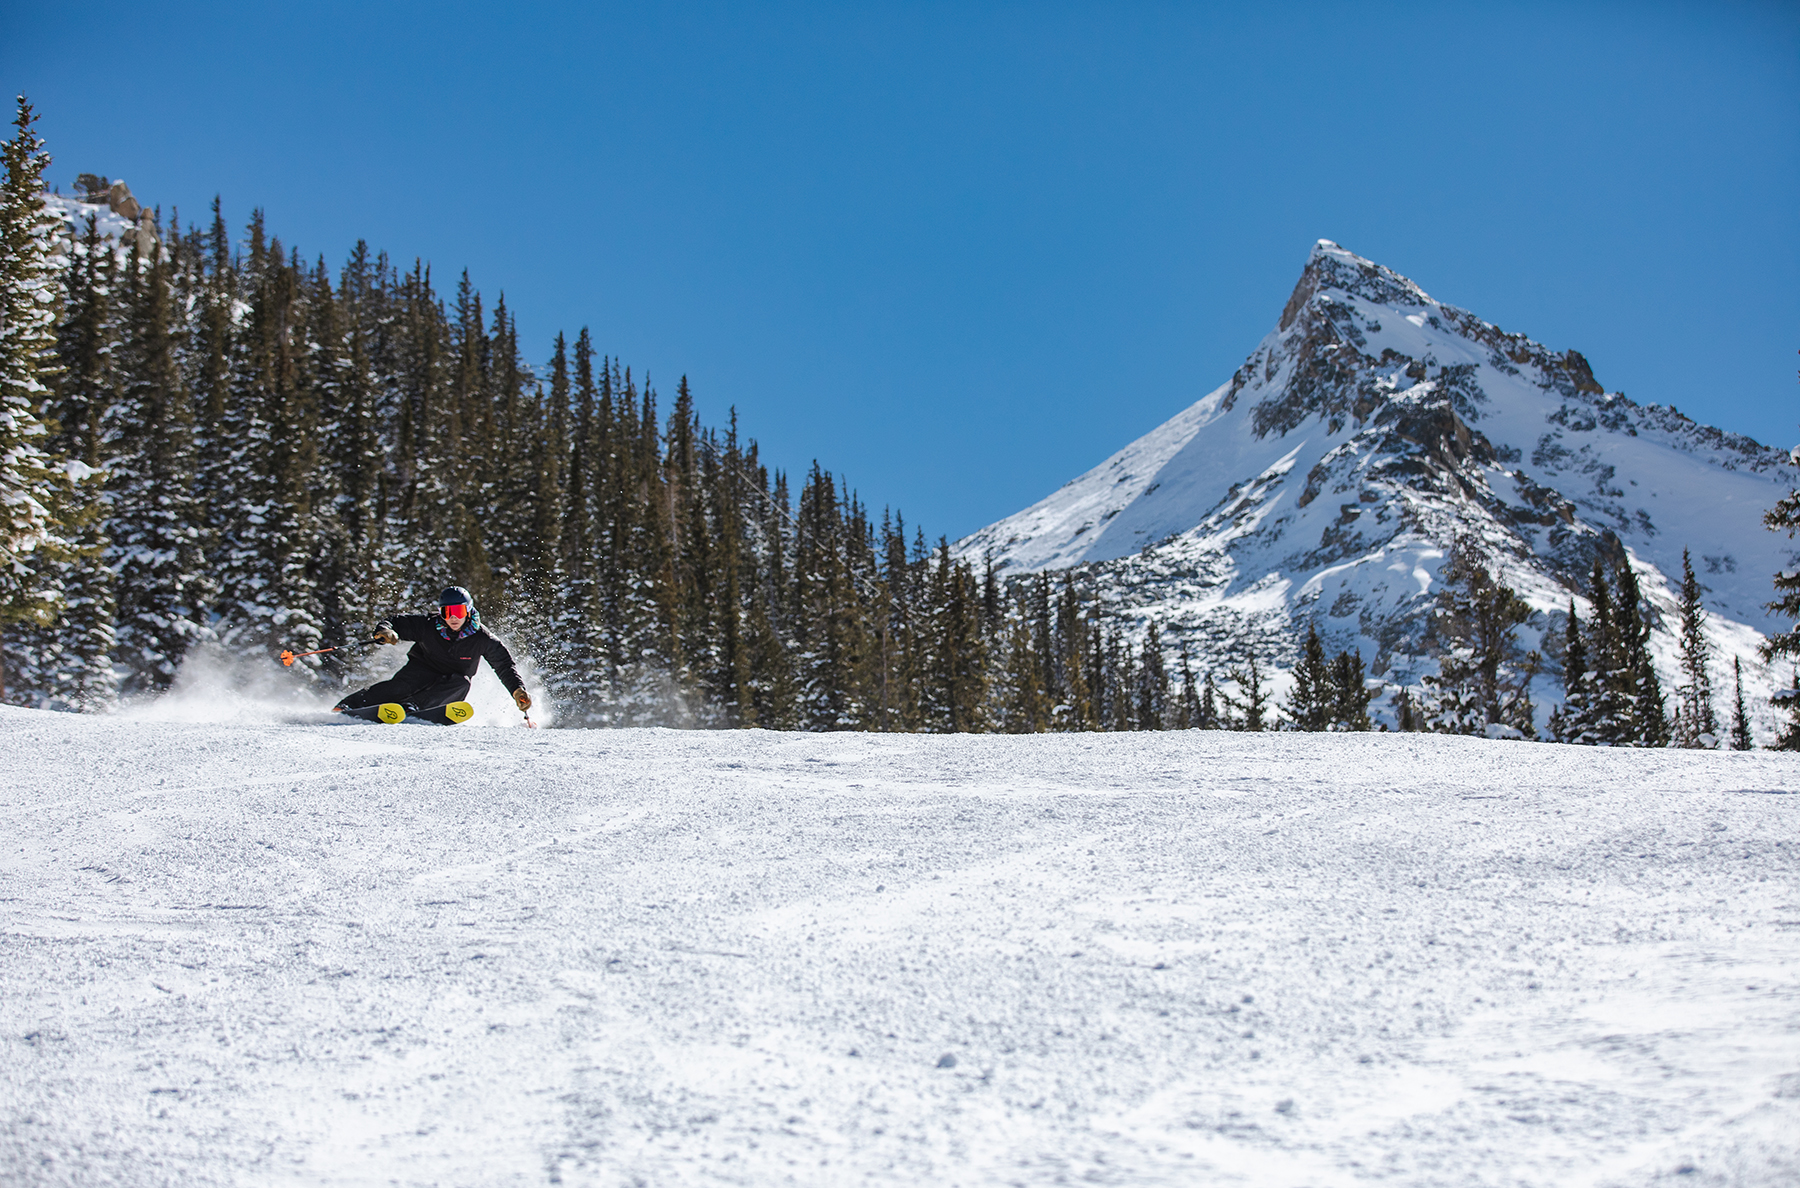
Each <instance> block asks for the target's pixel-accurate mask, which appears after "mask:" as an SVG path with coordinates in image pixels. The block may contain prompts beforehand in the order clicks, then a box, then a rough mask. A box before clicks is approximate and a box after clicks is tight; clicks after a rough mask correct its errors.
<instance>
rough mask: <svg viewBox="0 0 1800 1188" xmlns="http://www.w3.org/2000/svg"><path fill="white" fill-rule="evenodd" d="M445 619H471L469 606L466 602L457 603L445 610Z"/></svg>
mask: <svg viewBox="0 0 1800 1188" xmlns="http://www.w3.org/2000/svg"><path fill="white" fill-rule="evenodd" d="M444 617H445V618H447V619H448V618H456V619H466V618H468V617H469V606H468V603H466V602H456V603H452V604H450V605H449V606H447V607H445V608H444Z"/></svg>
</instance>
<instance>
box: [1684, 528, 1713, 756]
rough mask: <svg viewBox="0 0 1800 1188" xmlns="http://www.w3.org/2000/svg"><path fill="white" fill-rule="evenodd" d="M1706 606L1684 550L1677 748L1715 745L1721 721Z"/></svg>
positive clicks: (1689, 559)
mask: <svg viewBox="0 0 1800 1188" xmlns="http://www.w3.org/2000/svg"><path fill="white" fill-rule="evenodd" d="M1709 650H1710V649H1709V646H1708V644H1707V642H1706V608H1705V607H1704V606H1702V605H1701V602H1700V581H1699V579H1698V578H1696V577H1695V576H1694V562H1693V559H1692V558H1691V557H1690V556H1689V555H1688V551H1687V550H1686V549H1683V550H1681V684H1680V685H1678V686H1677V687H1676V689H1675V697H1676V702H1675V720H1674V722H1673V724H1672V729H1673V733H1674V741H1675V745H1676V746H1678V747H1690V748H1692V747H1715V746H1717V745H1718V734H1719V723H1718V718H1717V717H1716V715H1714V713H1713V705H1712V677H1711V675H1710V673H1709V672H1708V668H1707V653H1708V651H1709Z"/></svg>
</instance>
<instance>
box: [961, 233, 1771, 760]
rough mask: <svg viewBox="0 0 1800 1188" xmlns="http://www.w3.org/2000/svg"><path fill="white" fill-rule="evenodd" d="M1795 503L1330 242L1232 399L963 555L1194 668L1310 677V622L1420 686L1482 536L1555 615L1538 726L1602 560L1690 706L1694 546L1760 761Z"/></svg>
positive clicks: (1663, 412)
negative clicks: (1086, 587) (1275, 670)
mask: <svg viewBox="0 0 1800 1188" xmlns="http://www.w3.org/2000/svg"><path fill="white" fill-rule="evenodd" d="M1795 486H1800V469H1797V468H1796V467H1795V465H1794V463H1793V461H1792V460H1791V459H1790V458H1789V457H1788V456H1787V455H1786V454H1785V453H1782V452H1780V451H1777V450H1773V449H1770V448H1768V447H1766V446H1762V445H1759V444H1758V443H1756V442H1754V441H1752V440H1750V439H1749V438H1746V437H1742V436H1738V435H1735V434H1728V433H1723V432H1721V431H1720V430H1717V429H1713V428H1710V427H1707V426H1704V425H1698V424H1696V423H1695V422H1693V421H1692V420H1690V419H1689V418H1687V417H1685V416H1683V415H1682V414H1681V413H1679V412H1677V411H1676V410H1675V409H1673V408H1663V407H1661V406H1658V405H1651V406H1648V407H1644V406H1640V405H1638V404H1636V403H1634V402H1633V401H1631V400H1628V399H1626V398H1625V397H1624V396H1623V395H1620V394H1617V393H1612V394H1609V393H1607V392H1605V391H1604V390H1603V389H1602V388H1601V386H1600V384H1599V383H1597V382H1596V381H1595V380H1594V377H1593V374H1592V372H1591V371H1590V370H1589V367H1588V364H1587V361H1586V360H1585V359H1583V358H1582V357H1581V356H1580V355H1578V354H1576V353H1574V352H1568V353H1565V354H1557V353H1554V352H1552V351H1550V350H1548V349H1547V348H1545V347H1543V346H1542V345H1540V344H1538V343H1536V342H1533V341H1532V340H1530V339H1528V338H1526V337H1524V336H1523V335H1517V334H1507V333H1506V332H1504V331H1502V330H1500V329H1499V328H1497V327H1495V326H1493V325H1491V324H1489V323H1487V322H1484V321H1482V320H1481V319H1480V318H1478V317H1476V316H1474V315H1473V314H1470V313H1468V312H1466V311H1464V310H1460V309H1456V308H1454V307H1452V306H1447V305H1444V304H1442V303H1440V302H1438V301H1436V300H1434V299H1433V298H1432V297H1430V296H1429V295H1428V294H1426V293H1425V292H1424V290H1422V289H1420V288H1419V286H1417V285H1416V284H1414V283H1413V282H1412V281H1410V280H1408V279H1406V278H1405V277H1403V276H1400V275H1399V274H1397V273H1395V272H1392V271H1390V270H1389V269H1386V268H1383V267H1381V266H1380V265H1377V264H1374V263H1372V262H1370V261H1368V260H1365V259H1362V258H1361V257H1359V256H1356V255H1354V254H1352V253H1350V252H1348V251H1345V250H1344V249H1343V248H1341V247H1339V246H1337V245H1336V244H1334V243H1331V242H1330V241H1328V240H1321V241H1319V243H1318V245H1317V246H1316V247H1315V248H1314V249H1313V252H1312V255H1311V257H1310V258H1309V259H1308V261H1307V264H1306V268H1305V270H1304V271H1303V272H1302V274H1301V277H1300V282H1299V284H1298V285H1297V286H1296V287H1295V290H1294V293H1293V296H1292V297H1291V298H1290V299H1289V301H1288V305H1287V308H1286V309H1285V310H1283V311H1282V315H1281V318H1280V323H1279V325H1278V326H1277V327H1276V329H1275V330H1273V331H1271V332H1270V334H1269V335H1268V337H1267V338H1265V339H1264V340H1263V342H1262V344H1261V345H1260V346H1258V347H1257V349H1256V351H1255V352H1254V353H1253V354H1252V355H1251V356H1250V358H1249V359H1248V361H1246V362H1245V364H1244V365H1243V367H1241V368H1240V369H1239V370H1238V372H1237V374H1236V375H1234V376H1233V377H1232V379H1231V381H1230V382H1229V383H1227V384H1225V385H1224V386H1222V387H1220V388H1218V389H1217V390H1216V391H1213V392H1212V393H1210V394H1208V395H1207V396H1206V397H1205V398H1203V399H1202V400H1200V401H1199V402H1198V403H1196V404H1194V405H1193V406H1192V407H1190V408H1188V409H1186V410H1185V411H1183V412H1181V413H1180V414H1178V415H1177V416H1175V417H1174V418H1173V419H1172V420H1170V421H1169V422H1167V423H1166V424H1164V425H1162V426H1161V427H1159V428H1157V429H1155V430H1153V431H1152V432H1150V433H1148V434H1146V435H1145V436H1144V437H1142V438H1139V439H1138V440H1137V441H1135V442H1133V443H1131V444H1130V445H1128V446H1126V447H1125V448H1124V449H1122V450H1120V451H1119V452H1118V453H1116V454H1114V455H1113V456H1112V457H1111V458H1108V459H1107V460H1106V461H1105V462H1103V463H1101V464H1100V465H1099V466H1097V467H1095V468H1094V469H1093V470H1091V471H1089V472H1088V473H1086V474H1084V475H1082V476H1081V477H1079V478H1077V479H1075V480H1073V481H1071V482H1069V483H1068V484H1066V485H1064V486H1063V487H1062V488H1061V489H1060V490H1058V491H1056V492H1054V493H1053V494H1051V495H1050V496H1048V497H1047V498H1045V499H1043V500H1042V501H1040V502H1039V503H1036V504H1034V505H1033V506H1031V507H1029V508H1027V509H1025V510H1024V511H1022V512H1019V513H1018V514H1016V515H1013V516H1009V517H1008V518H1006V519H1004V520H1001V521H999V522H998V523H996V524H993V525H990V526H989V527H987V528H984V529H982V530H981V531H980V532H977V533H975V534H974V535H972V536H969V537H966V538H964V539H963V540H962V541H960V542H958V544H957V546H956V547H957V551H958V553H959V555H961V556H963V557H965V558H969V559H971V560H977V561H979V560H980V559H981V558H982V557H984V556H985V555H987V554H989V553H991V554H992V556H993V557H994V559H995V562H996V563H997V564H999V565H1001V566H1002V567H1003V571H1004V572H1013V573H1017V572H1020V571H1027V572H1029V571H1037V570H1043V569H1055V568H1065V567H1069V566H1089V567H1091V568H1092V571H1093V575H1094V577H1095V578H1096V579H1097V580H1098V583H1099V588H1100V591H1101V595H1102V597H1103V598H1105V599H1106V600H1107V601H1108V602H1109V603H1111V604H1112V607H1113V609H1114V611H1115V612H1116V613H1117V614H1118V615H1119V616H1120V617H1122V618H1123V619H1124V620H1125V621H1126V622H1128V623H1132V624H1134V625H1135V626H1136V627H1137V629H1138V630H1139V631H1140V632H1141V631H1142V629H1143V628H1144V627H1145V626H1146V625H1147V624H1148V623H1150V622H1155V623H1156V624H1157V625H1158V627H1159V629H1160V630H1161V631H1162V633H1163V636H1164V638H1165V640H1167V641H1168V644H1169V648H1170V655H1171V656H1173V655H1175V652H1176V649H1177V648H1178V646H1179V645H1180V644H1183V643H1185V644H1187V645H1188V646H1189V648H1190V651H1191V652H1192V654H1193V656H1194V658H1195V660H1196V662H1197V663H1198V664H1199V666H1200V667H1201V668H1208V667H1211V668H1218V667H1223V666H1224V665H1226V664H1228V663H1230V662H1232V661H1234V660H1238V659H1241V657H1242V655H1243V653H1245V652H1246V651H1252V650H1253V651H1255V652H1256V653H1257V654H1258V655H1259V656H1260V657H1262V658H1263V659H1265V660H1266V659H1269V658H1270V657H1279V658H1281V659H1282V660H1283V662H1284V663H1291V661H1292V659H1293V654H1294V651H1295V648H1296V646H1297V640H1298V638H1299V636H1301V635H1303V634H1304V631H1302V630H1296V629H1295V624H1294V620H1296V619H1298V620H1301V621H1307V620H1310V621H1313V622H1316V623H1317V625H1318V627H1319V629H1320V633H1321V635H1323V636H1325V637H1326V640H1327V643H1328V644H1329V646H1330V647H1331V648H1332V649H1333V650H1335V649H1337V648H1341V647H1353V648H1356V649H1358V650H1359V651H1360V652H1361V653H1362V656H1363V658H1364V660H1365V661H1369V662H1370V670H1371V672H1372V673H1373V674H1375V675H1379V676H1383V677H1384V678H1385V679H1386V681H1387V682H1388V683H1389V685H1390V686H1392V687H1396V688H1397V687H1399V686H1401V685H1410V686H1413V687H1414V688H1417V683H1418V678H1419V677H1420V676H1422V675H1424V674H1425V673H1428V672H1431V671H1434V670H1435V668H1436V664H1435V661H1433V660H1432V659H1431V658H1430V656H1429V654H1428V652H1429V649H1428V648H1426V647H1425V646H1424V645H1423V642H1422V636H1423V631H1424V627H1425V622H1426V618H1427V615H1428V612H1429V609H1430V606H1431V604H1432V600H1433V598H1434V596H1435V594H1436V584H1437V573H1438V570H1439V568H1440V565H1441V563H1442V562H1443V560H1444V557H1445V554H1446V551H1447V549H1448V547H1449V545H1450V543H1451V542H1452V541H1453V540H1454V539H1455V538H1456V537H1458V536H1460V535H1468V536H1473V537H1475V538H1477V539H1479V540H1480V541H1481V542H1482V543H1483V544H1484V546H1485V547H1486V549H1487V551H1488V552H1489V553H1490V555H1491V556H1492V557H1493V559H1494V561H1495V564H1496V568H1497V571H1498V576H1499V578H1500V580H1502V581H1504V582H1506V583H1508V584H1510V585H1512V586H1513V587H1514V588H1515V589H1517V590H1518V591H1519V592H1520V594H1521V595H1522V596H1523V597H1524V598H1525V599H1526V600H1527V601H1528V602H1529V603H1530V604H1531V605H1532V606H1533V607H1534V608H1535V609H1536V610H1538V611H1540V612H1542V614H1540V615H1539V617H1538V619H1537V620H1536V621H1535V622H1534V623H1533V624H1532V625H1531V626H1530V628H1529V629H1528V630H1527V632H1526V633H1525V634H1526V636H1527V639H1526V642H1527V643H1528V644H1529V645H1534V646H1537V645H1541V646H1543V647H1544V650H1545V651H1546V653H1547V654H1548V655H1550V657H1551V665H1550V667H1549V669H1548V670H1547V671H1546V672H1545V674H1544V675H1543V676H1542V677H1540V679H1539V682H1538V685H1537V686H1536V688H1535V689H1534V691H1533V692H1534V700H1535V701H1536V703H1537V706H1538V709H1539V712H1540V716H1543V715H1547V714H1548V713H1549V711H1550V709H1551V708H1552V707H1553V706H1554V704H1555V703H1556V702H1557V701H1559V700H1560V699H1561V679H1560V675H1559V670H1558V669H1557V667H1556V658H1557V656H1558V655H1559V654H1560V647H1559V637H1560V634H1561V630H1562V621H1563V618H1562V612H1564V610H1565V609H1566V607H1567V606H1568V602H1569V598H1570V595H1571V594H1573V595H1575V600H1576V604H1577V606H1578V608H1579V610H1581V611H1582V612H1584V613H1585V612H1586V611H1587V609H1588V606H1587V600H1586V598H1585V597H1582V592H1583V591H1584V590H1585V589H1586V588H1587V575H1588V571H1589V569H1590V568H1591V567H1592V564H1593V561H1594V559H1595V558H1596V557H1600V558H1602V559H1603V560H1605V561H1607V562H1608V563H1609V564H1613V563H1616V562H1618V561H1620V560H1623V559H1624V558H1626V557H1629V558H1630V560H1631V563H1632V564H1633V566H1634V567H1635V568H1636V569H1637V570H1638V573H1639V575H1640V582H1641V584H1642V586H1643V589H1644V593H1645V595H1646V596H1647V597H1648V598H1649V599H1650V601H1651V602H1652V604H1653V607H1654V608H1655V610H1656V611H1657V612H1660V614H1661V622H1660V623H1659V624H1658V630H1657V633H1656V637H1655V638H1654V640H1653V641H1652V649H1653V652H1654V654H1655V656H1656V658H1657V661H1658V663H1659V666H1660V668H1661V669H1662V673H1663V675H1664V677H1665V686H1666V687H1672V686H1673V681H1674V676H1675V666H1676V638H1675V630H1676V628H1677V619H1676V613H1675V612H1676V606H1677V600H1676V597H1675V588H1676V586H1678V584H1679V582H1680V579H1681V552H1682V549H1684V548H1687V549H1689V550H1691V551H1692V554H1693V558H1694V566H1695V571H1696V573H1697V574H1698V575H1699V577H1700V580H1701V582H1702V583H1703V584H1704V585H1705V586H1707V587H1708V593H1707V597H1706V605H1707V608H1708V610H1709V611H1710V612H1711V614H1712V616H1713V618H1712V622H1711V624H1710V631H1709V638H1710V639H1711V641H1712V643H1713V645H1714V668H1713V683H1714V688H1715V691H1718V692H1720V694H1721V696H1720V697H1719V698H1718V699H1717V706H1716V708H1717V710H1718V711H1719V712H1720V713H1721V714H1724V713H1725V710H1726V707H1727V702H1726V700H1725V698H1726V697H1728V696H1729V692H1730V691H1729V689H1728V688H1727V685H1728V683H1729V679H1730V670H1731V659H1732V657H1734V656H1736V657H1739V658H1741V659H1742V660H1743V662H1744V667H1745V694H1746V699H1747V701H1748V702H1749V703H1750V704H1751V706H1752V708H1753V710H1754V711H1755V713H1756V721H1755V722H1754V723H1753V726H1754V728H1755V729H1756V732H1757V733H1758V735H1759V737H1760V738H1762V739H1764V740H1765V741H1766V740H1768V739H1771V738H1773V736H1774V733H1775V731H1776V728H1777V722H1776V719H1775V716H1774V715H1773V714H1772V713H1771V712H1770V711H1769V710H1768V709H1767V705H1766V699H1767V697H1768V695H1769V693H1770V692H1771V691H1772V689H1773V688H1774V687H1775V686H1779V685H1786V684H1787V683H1788V682H1789V681H1790V679H1791V674H1792V669H1791V666H1789V665H1786V664H1781V665H1778V666H1776V668H1775V669H1774V670H1773V671H1771V670H1769V669H1767V668H1765V666H1764V665H1763V664H1762V663H1761V661H1760V659H1759V658H1758V656H1757V652H1756V647H1757V645H1758V644H1759V643H1760V642H1761V641H1762V639H1763V638H1764V636H1765V634H1766V633H1767V632H1769V631H1770V630H1771V629H1774V630H1785V629H1786V628H1787V626H1788V625H1787V624H1786V623H1781V622H1777V621H1776V620H1774V619H1771V618H1770V617H1769V616H1768V613H1767V612H1766V610H1765V609H1764V607H1763V604H1764V603H1766V602H1767V601H1768V600H1769V599H1770V598H1771V597H1772V596H1773V593H1774V591H1773V588H1772V587H1771V585H1770V578H1771V576H1772V575H1773V574H1774V573H1775V572H1776V571H1777V570H1780V569H1791V568H1794V567H1795V566H1796V565H1800V554H1796V552H1795V543H1794V542H1793V541H1791V540H1789V539H1787V538H1786V537H1783V536H1779V535H1777V534H1775V533H1771V532H1769V531H1767V530H1766V529H1764V528H1763V526H1762V514H1763V512H1764V511H1765V510H1766V509H1768V508H1769V507H1770V506H1772V505H1773V504H1774V503H1775V501H1776V500H1778V499H1780V498H1781V497H1782V496H1783V495H1785V494H1786V493H1787V492H1788V491H1789V490H1791V489H1792V488H1794V487H1795ZM1721 674H1723V675H1721ZM1726 717H1727V719H1728V715H1726Z"/></svg>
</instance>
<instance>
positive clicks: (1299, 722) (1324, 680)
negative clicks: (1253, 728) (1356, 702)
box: [1282, 623, 1335, 731]
mask: <svg viewBox="0 0 1800 1188" xmlns="http://www.w3.org/2000/svg"><path fill="white" fill-rule="evenodd" d="M1293 675H1294V687H1293V688H1292V689H1291V690H1290V691H1289V692H1288V699H1287V703H1286V704H1285V705H1283V706H1282V712H1283V713H1285V714H1286V715H1287V718H1288V721H1289V722H1290V723H1292V725H1293V728H1294V729H1295V730H1309V731H1312V730H1329V729H1331V718H1332V709H1333V705H1334V702H1335V699H1334V697H1333V695H1332V681H1331V665H1330V663H1329V662H1327V661H1326V659H1325V645H1324V644H1323V643H1322V642H1320V640H1319V629H1318V627H1317V626H1316V625H1314V624H1312V623H1308V624H1307V625H1306V639H1305V640H1304V641H1302V643H1301V645H1300V662H1299V663H1298V664H1296V665H1294V673H1293Z"/></svg>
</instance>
